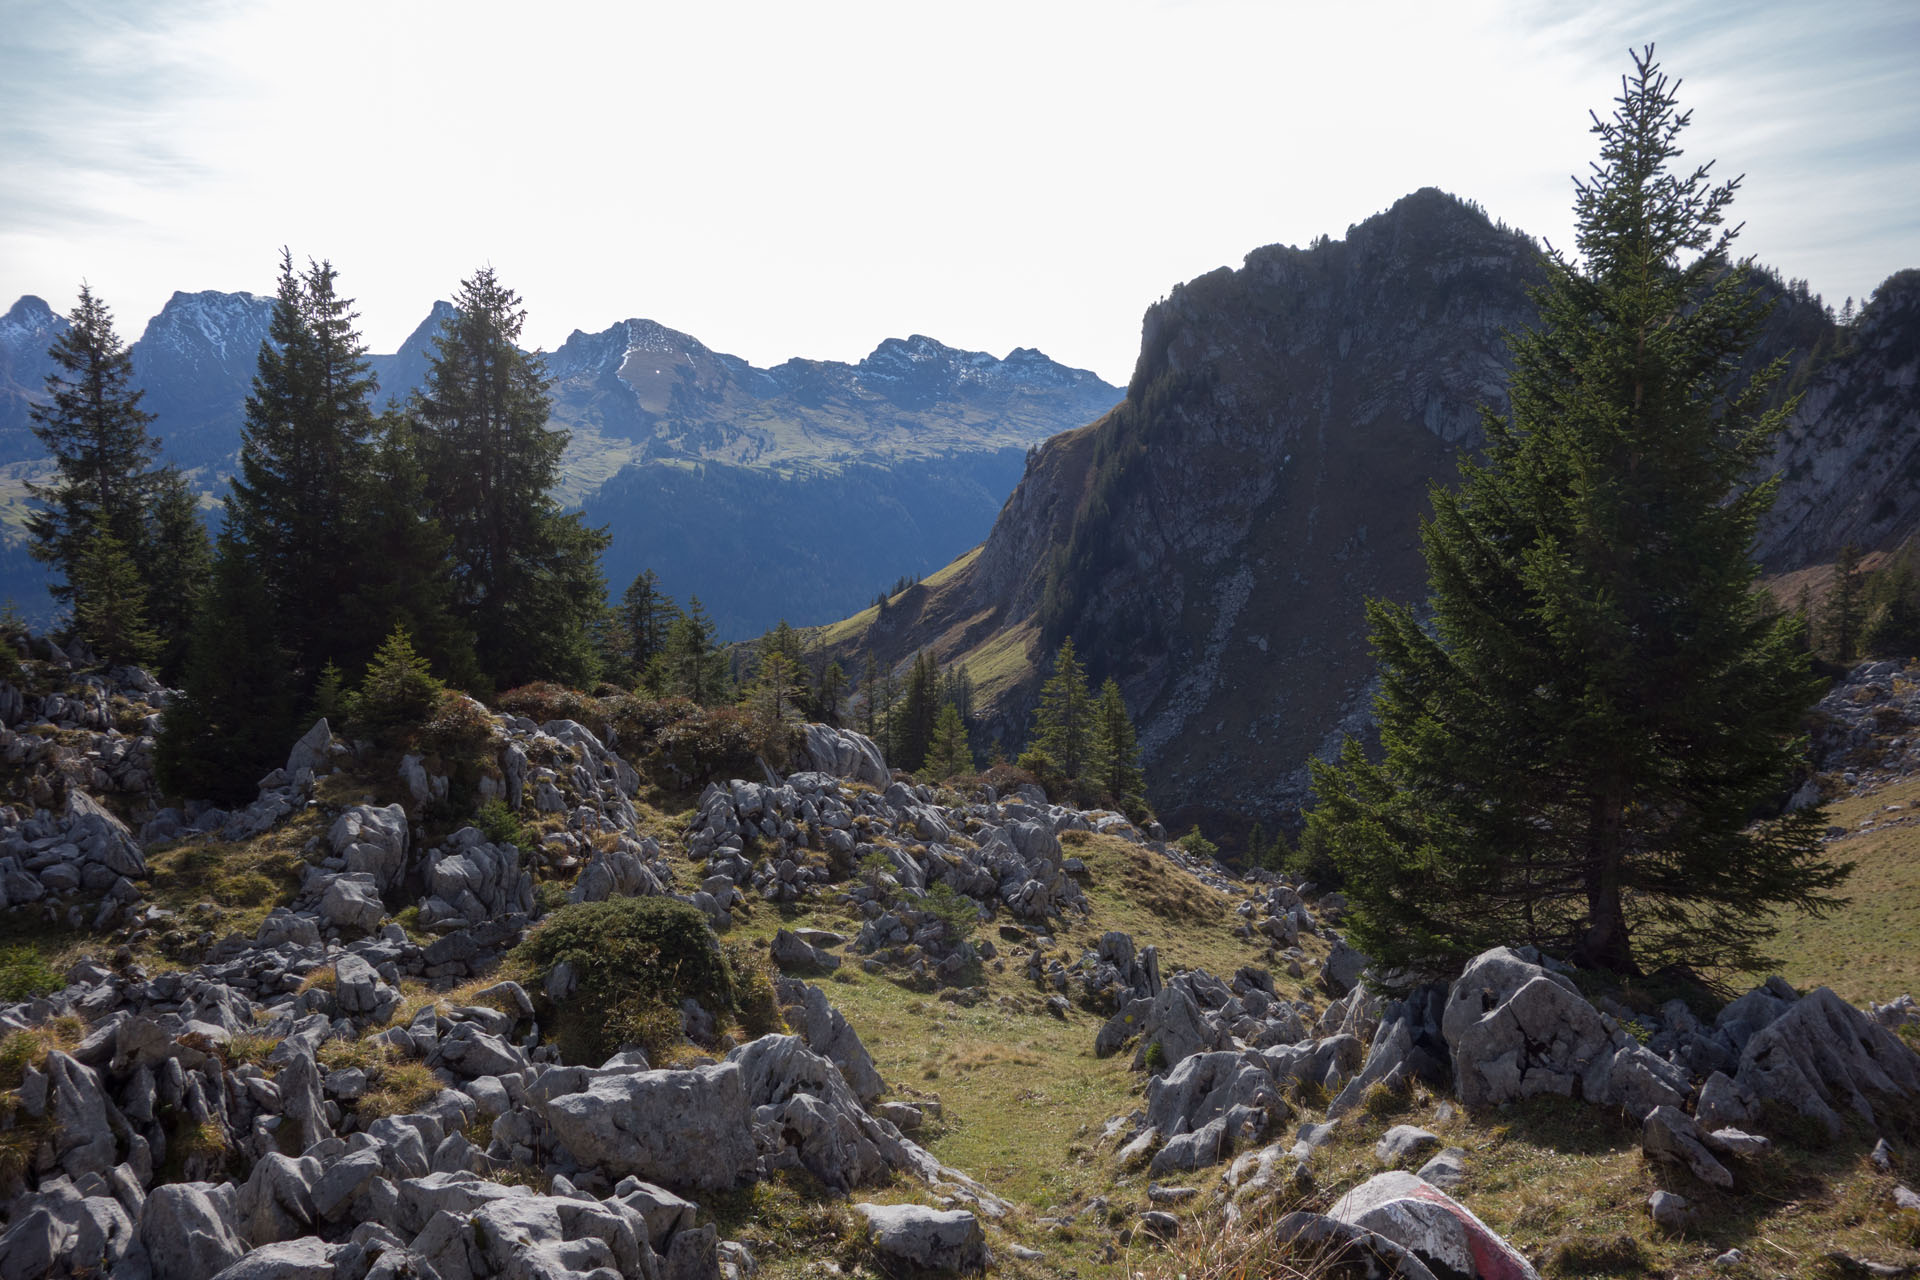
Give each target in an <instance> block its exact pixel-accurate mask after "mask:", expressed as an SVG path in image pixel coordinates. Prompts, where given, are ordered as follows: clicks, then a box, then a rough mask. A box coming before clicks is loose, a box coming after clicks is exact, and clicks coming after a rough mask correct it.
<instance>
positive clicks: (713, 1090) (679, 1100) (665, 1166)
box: [530, 1062, 758, 1191]
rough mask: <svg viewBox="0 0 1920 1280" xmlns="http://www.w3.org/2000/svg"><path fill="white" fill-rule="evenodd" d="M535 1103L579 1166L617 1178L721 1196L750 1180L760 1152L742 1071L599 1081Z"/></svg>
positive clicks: (726, 1068) (719, 1067)
mask: <svg viewBox="0 0 1920 1280" xmlns="http://www.w3.org/2000/svg"><path fill="white" fill-rule="evenodd" d="M530 1100H532V1105H533V1106H534V1108H535V1110H536V1111H538V1112H539V1113H540V1114H541V1116H542V1118H544V1119H545V1121H546V1122H547V1124H548V1126H549V1127H550V1128H551V1129H552V1130H553V1133H554V1136H555V1137H556V1138H557V1139H558V1140H559V1141H560V1142H561V1143H562V1144H563V1145H564V1146H565V1147H566V1148H567V1150H569V1151H570V1152H572V1153H573V1156H574V1158H575V1159H576V1160H578V1161H580V1162H581V1163H582V1164H585V1165H590V1166H593V1167H596V1168H599V1169H601V1170H603V1171H604V1172H606V1173H608V1174H609V1175H611V1176H613V1177H616V1178H619V1177H625V1176H627V1175H629V1174H631V1175H633V1176H634V1177H637V1178H642V1179H645V1180H647V1181H649V1182H661V1183H665V1184H666V1185H668V1186H684V1187H691V1188H694V1189H697V1190H702V1191H720V1190H725V1189H727V1188H730V1187H734V1186H738V1185H739V1184H741V1183H743V1182H745V1181H747V1180H749V1179H750V1178H751V1177H752V1176H753V1173H754V1170H755V1167H756V1164H757V1161H758V1152H757V1150H756V1149H755V1147H754V1142H753V1137H752V1133H753V1126H752V1115H751V1113H750V1111H749V1110H748V1106H747V1094H746V1089H745V1087H744V1084H743V1080H742V1076H741V1071H740V1068H739V1067H738V1066H737V1065H736V1064H734V1063H731V1062H727V1063H719V1064H716V1065H714V1066H710V1067H695V1068H692V1069H691V1070H686V1071H640V1072H633V1073H622V1074H618V1075H611V1076H602V1077H600V1078H598V1079H595V1080H593V1081H592V1082H591V1083H589V1084H588V1085H587V1087H586V1088H585V1089H584V1090H582V1091H580V1092H578V1093H570V1094H566V1095H563V1096H560V1097H556V1098H552V1099H551V1100H544V1101H541V1100H534V1099H532V1096H531V1095H530Z"/></svg>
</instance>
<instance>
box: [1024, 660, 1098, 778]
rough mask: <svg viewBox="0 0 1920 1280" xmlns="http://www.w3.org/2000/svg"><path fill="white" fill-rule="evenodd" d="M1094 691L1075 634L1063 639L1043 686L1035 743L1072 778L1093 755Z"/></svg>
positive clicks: (1036, 715) (1079, 772)
mask: <svg viewBox="0 0 1920 1280" xmlns="http://www.w3.org/2000/svg"><path fill="white" fill-rule="evenodd" d="M1093 728H1094V726H1093V693H1092V692H1091V691H1090V690H1089V689H1088V688H1087V669H1086V668H1085V667H1083V666H1082V665H1081V664H1080V659H1079V656H1078V655H1076V654H1075V653H1074V651H1073V637H1072V636H1068V637H1067V638H1066V639H1065V640H1062V641H1061V642H1060V649H1059V651H1058V652H1057V653H1055V654H1054V658H1053V674H1052V675H1051V676H1049V677H1048V678H1047V682H1046V684H1044V685H1042V686H1041V687H1040V706H1039V707H1038V708H1037V709H1036V710H1035V711H1034V717H1033V745H1034V746H1036V747H1038V748H1039V749H1040V750H1041V751H1043V752H1045V753H1046V754H1047V755H1048V756H1049V757H1050V758H1051V759H1052V760H1053V763H1054V764H1055V765H1056V766H1057V767H1058V768H1059V769H1060V771H1061V772H1062V773H1064V774H1065V775H1066V776H1067V777H1069V778H1078V777H1079V776H1080V775H1081V774H1082V773H1084V772H1086V769H1087V765H1088V764H1089V763H1090V762H1091V761H1092V759H1093Z"/></svg>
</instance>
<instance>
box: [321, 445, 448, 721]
mask: <svg viewBox="0 0 1920 1280" xmlns="http://www.w3.org/2000/svg"><path fill="white" fill-rule="evenodd" d="M352 554H353V557H354V563H355V573H354V584H353V589H352V591H351V593H350V594H349V595H348V596H347V597H346V598H345V599H344V600H342V601H341V604H340V607H341V610H342V615H343V616H342V619H341V628H340V634H339V641H338V643H337V644H336V646H335V649H334V651H333V653H332V654H331V655H330V656H331V658H332V660H333V661H335V662H337V663H338V664H339V665H340V667H341V668H342V669H343V670H345V671H359V670H361V669H362V668H364V667H365V666H366V665H367V664H368V663H369V662H371V661H372V660H373V657H374V654H375V653H376V652H377V651H378V650H379V649H380V648H381V647H382V646H383V645H384V644H386V643H388V642H390V639H391V636H392V633H393V632H394V630H395V628H401V629H403V630H404V631H405V633H406V635H407V637H408V639H409V641H410V642H411V643H412V644H413V645H414V646H415V647H416V648H417V649H418V651H419V653H420V655H421V657H422V658H423V659H424V660H426V661H427V662H429V663H430V664H431V665H432V666H433V667H434V668H435V669H436V670H439V671H442V672H445V673H446V675H447V677H448V679H449V680H451V681H452V682H453V683H454V684H456V685H458V686H460V687H462V688H474V687H476V686H478V685H479V684H480V683H482V682H481V678H480V672H479V663H478V660H477V658H476V657H475V655H474V640H473V633H472V632H471V631H469V630H468V629H467V627H466V625H465V624H464V623H463V622H461V620H460V619H459V618H458V617H456V616H455V615H454V610H453V562H452V556H451V544H450V542H449V541H448V539H447V536H446V533H445V531H444V530H442V529H441V528H440V525H439V522H438V521H436V520H435V519H434V518H433V508H432V503H431V502H430V501H429V498H428V493H427V479H426V471H425V469H424V468H423V467H422V466H421V463H420V457H419V441H418V437H417V434H416V432H415V430H414V426H413V423H412V422H411V421H410V420H409V419H408V418H407V417H406V415H404V414H401V413H397V412H392V411H389V412H388V413H385V414H383V415H382V416H381V418H380V420H379V424H378V435H377V437H376V439H375V443H374V448H373V465H372V468H371V471H370V474H369V476H368V478H367V483H366V486H365V488H364V490H363V492H362V495H361V509H360V513H359V519H358V521H357V523H356V525H355V527H354V529H353V551H352ZM316 696H317V695H316Z"/></svg>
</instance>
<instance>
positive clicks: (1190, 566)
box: [819, 189, 1920, 831]
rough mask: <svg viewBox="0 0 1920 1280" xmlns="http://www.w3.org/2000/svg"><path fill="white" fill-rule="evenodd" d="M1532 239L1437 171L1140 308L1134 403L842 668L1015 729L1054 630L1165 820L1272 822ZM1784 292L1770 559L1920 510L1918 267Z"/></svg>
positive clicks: (1332, 731)
mask: <svg viewBox="0 0 1920 1280" xmlns="http://www.w3.org/2000/svg"><path fill="white" fill-rule="evenodd" d="M1540 279H1541V267H1540V256H1539V248H1538V246H1537V245H1536V244H1535V243H1534V241H1532V240H1531V239H1530V238H1529V237H1528V236H1526V235H1524V234H1522V233H1520V232H1518V231H1515V230H1512V229H1510V228H1507V227H1505V226H1503V225H1496V224H1494V223H1493V222H1491V221H1490V220H1489V219H1488V218H1487V217H1486V216H1485V214H1484V213H1483V212H1482V211H1481V210H1479V209H1478V208H1477V207H1476V206H1474V205H1472V204H1470V203H1467V202H1464V201H1461V200H1459V199H1456V198H1454V197H1452V196H1449V195H1446V194H1443V193H1441V192H1439V191H1436V190H1431V189H1429V190H1423V191H1419V192H1416V193H1414V194H1413V195H1410V196H1407V197H1405V198H1404V199H1402V200H1400V201H1399V202H1398V203H1396V204H1395V205H1394V206H1393V207H1392V208H1391V209H1388V210H1387V211H1385V212H1384V213H1381V214H1379V215H1377V216H1375V217H1373V218H1369V219H1367V220H1366V221H1365V222H1362V223H1360V224H1359V225H1357V226H1354V227H1351V228H1349V229H1348V232H1347V235H1346V237H1345V238H1344V239H1343V240H1323V241H1320V242H1316V244H1315V245H1313V246H1312V247H1310V248H1307V249H1298V248H1290V247H1286V246H1270V247H1267V248H1262V249H1257V250H1255V251H1254V252H1252V253H1251V254H1249V255H1248V256H1247V259H1246V262H1245V265H1244V266H1242V267H1241V268H1240V269H1239V270H1228V269H1225V268H1222V269H1221V270H1218V271H1215V272H1212V273H1210V274H1208V275H1205V276H1202V277H1200V278H1198V279H1196V280H1193V281H1191V282H1189V283H1187V284H1184V285H1181V286H1179V287H1177V288H1175V289H1174V290H1173V291H1172V293H1171V295H1170V296H1169V297H1168V298H1167V299H1166V300H1165V301H1163V302H1160V303H1158V304H1156V305H1155V306H1154V307H1152V308H1151V309H1150V310H1149V311H1148V312H1147V316H1146V321H1145V324H1144V328H1143V340H1142V344H1141V352H1140V357H1139V360H1138V363H1137V365H1136V367H1135V371H1134V374H1133V377H1132V380H1131V382H1130V384H1129V386H1128V389H1127V395H1126V399H1125V400H1124V402H1123V403H1121V404H1120V405H1119V406H1117V407H1116V408H1115V409H1114V410H1113V412H1111V413H1109V414H1108V415H1107V416H1106V417H1104V418H1102V419H1101V420H1100V421H1098V422H1097V423H1094V424H1091V425H1089V426H1087V427H1085V428H1082V429H1079V430H1075V431H1071V432H1068V433H1066V434H1063V435H1061V436H1058V437H1056V438H1054V439H1053V440H1051V441H1049V442H1048V443H1047V444H1046V445H1045V446H1044V447H1042V448H1041V449H1040V450H1039V451H1038V452H1037V453H1036V454H1035V455H1034V456H1033V458H1032V459H1031V460H1030V461H1029V463H1028V464H1027V468H1026V472H1025V474H1024V476H1023V477H1022V479H1021V481H1020V484H1019V486H1018V488H1016V489H1015V491H1014V494H1013V497H1012V498H1011V499H1010V500H1009V501H1008V503H1007V506H1006V508H1005V510H1004V511H1002V513H1001V515H1000V517H999V519H998V520H997V521H996V522H995V524H994V527H993V531H992V533H991V535H990V536H989V537H988V538H987V540H986V542H985V543H984V544H983V545H982V546H981V547H978V548H976V549H974V550H973V551H970V552H968V553H967V554H966V555H965V556H963V557H961V558H959V559H958V560H956V561H955V562H953V563H952V564H950V565H949V566H948V567H947V568H945V569H943V570H941V571H940V572H939V573H937V574H934V575H931V576H930V577H928V578H927V579H926V580H925V581H924V582H922V583H920V584H918V585H916V586H914V587H912V588H911V589H909V590H907V591H905V592H903V593H902V594H900V595H898V596H896V597H894V598H893V599H892V600H891V601H889V603H888V607H887V608H885V609H884V610H882V609H879V608H869V609H867V610H866V611H864V612H862V613H860V614H857V615H854V616H852V617H850V618H848V619H846V620H844V621H843V622H841V623H839V624H837V625H835V626H833V627H830V628H826V629H824V630H823V631H822V632H821V633H820V634H819V639H820V642H821V643H822V644H823V645H824V647H825V648H826V649H827V650H828V651H829V652H832V653H833V654H835V655H836V656H838V657H840V659H841V660H842V662H843V665H848V667H849V669H856V667H855V666H854V665H853V664H857V663H859V662H860V661H861V660H863V659H864V658H865V657H866V656H869V655H871V656H874V657H876V658H878V659H879V660H880V661H881V662H883V663H886V664H898V663H903V662H905V661H907V660H909V659H910V657H911V656H912V655H913V654H914V653H916V652H918V651H920V650H922V649H926V650H930V651H931V652H932V653H933V654H934V655H935V656H936V658H937V659H938V660H940V661H941V662H942V663H945V664H958V665H961V666H964V667H965V668H966V669H967V671H968V672H969V673H970V674H971V675H972V676H973V679H974V682H975V685H976V688H977V690H978V695H979V696H978V699H977V703H976V706H977V707H978V708H979V709H980V710H981V711H982V712H983V713H984V715H985V722H984V725H983V733H984V736H985V737H987V738H988V739H990V740H992V741H994V742H998V743H999V744H1000V745H1001V746H1002V747H1004V748H1007V749H1009V750H1011V749H1013V748H1015V747H1017V745H1018V744H1019V743H1020V742H1021V741H1022V740H1023V738H1024V736H1025V732H1026V729H1027V725H1028V723H1029V721H1030V719H1031V716H1032V711H1033V706H1034V703H1035V699H1036V696H1037V692H1038V686H1039V683H1040V680H1041V678H1042V676H1043V675H1044V672H1045V667H1046V664H1047V662H1048V660H1049V658H1050V655H1051V654H1052V652H1053V650H1054V648H1055V647H1056V646H1057V645H1058V643H1059V642H1060V640H1061V639H1062V638H1064V637H1066V636H1068V635H1071V636H1072V637H1073V639H1074V642H1075V647H1076V650H1077V652H1078V653H1079V655H1080V656H1081V658H1082V659H1083V660H1085V662H1086V663H1087V666H1088V668H1089V673H1090V675H1092V676H1093V677H1094V679H1095V680H1096V681H1097V680H1099V679H1102V678H1104V677H1106V676H1113V677H1114V678H1116V679H1117V680H1118V681H1119V683H1120V686H1121V689H1122V690H1123V692H1124V693H1125V695H1126V698H1127V702H1128V705H1129V707H1131V708H1132V710H1133V712H1134V715H1135V718H1136V720H1137V722H1138V724H1139V731H1140V742H1141V746H1142V749H1143V754H1144V756H1145V761H1146V770H1147V776H1148V778H1149V779H1150V781H1151V783H1152V786H1153V795H1152V798H1153V799H1154V801H1155V803H1156V805H1157V806H1158V807H1159V809H1160V811H1161V812H1162V814H1163V816H1165V817H1166V818H1168V820H1169V823H1170V825H1182V826H1183V825H1185V824H1186V823H1187V822H1190V821H1196V820H1197V821H1201V822H1203V823H1208V824H1211V829H1214V830H1220V829H1222V828H1224V829H1226V830H1228V831H1231V830H1233V829H1235V828H1237V827H1239V826H1241V825H1243V824H1244V823H1245V822H1247V821H1248V820H1250V819H1266V820H1267V821H1268V822H1269V824H1271V822H1273V821H1274V820H1280V821H1285V820H1287V819H1288V817H1289V816H1290V815H1291V814H1293V813H1294V812H1296V811H1297V809H1298V808H1299V806H1300V805H1301V804H1302V803H1303V802H1304V801H1305V800H1306V798H1307V794H1308V793H1307V777H1306V767H1305V764H1306V761H1307V759H1308V758H1309V756H1311V755H1314V754H1316V753H1326V752H1330V751H1332V750H1334V749H1336V748H1337V747H1338V745H1339V743H1340V741H1341V740H1342V739H1343V738H1344V737H1345V736H1346V735H1347V734H1349V733H1364V732H1365V730H1366V727H1367V724H1368V720H1369V705H1370V700H1371V692H1372V688H1373V662H1372V657H1371V654H1370V652H1369V649H1368V645H1367V630H1366V621H1365V615H1364V609H1363V604H1364V601H1365V600H1366V599H1367V598H1369V597H1383V598H1387V599H1392V600H1401V601H1413V600H1418V599H1420V598H1422V597H1423V596H1424V594H1425V565H1424V561H1423V558H1422V556H1421V552H1420V543H1419V524H1420V520H1421V518H1422V517H1423V516H1424V515H1425V514H1426V512H1427V510H1428V504H1427V497H1426V496H1427V492H1428V489H1429V486H1431V485H1434V484H1446V483H1449V482H1450V481H1452V480H1453V479H1454V478H1455V476H1456V460H1457V459H1459V458H1460V457H1462V456H1463V455H1465V454H1468V453H1470V452H1471V451H1472V450H1473V449H1474V448H1475V447H1476V446H1477V445H1478V444H1479V442H1480V440H1481V428H1480V421H1481V419H1480V413H1481V410H1482V407H1483V406H1484V407H1485V408H1487V409H1490V410H1492V411H1493V412H1496V413H1498V412H1500V411H1502V409H1503V408H1504V405H1505V378H1506V369H1507V359H1508V357H1507V348H1506V341H1505V335H1506V334H1508V333H1513V332H1518V331H1520V330H1523V329H1524V328H1526V327H1527V326H1529V325H1530V324H1531V323H1532V322H1533V318H1534V314H1535V312H1534V304H1533V301H1532V298H1531V295H1530V293H1529V289H1530V287H1531V286H1532V285H1534V284H1535V283H1537V282H1538V281H1539V280H1540ZM1761 287H1763V288H1764V289H1766V290H1767V291H1768V292H1770V293H1771V294H1773V295H1774V301H1775V306H1774V309H1773V311H1772V313H1771V315H1770V317H1769V319H1768V321H1767V323H1766V326H1765V329H1764V332H1763V334H1762V337H1761V340H1760V343H1759V344H1758V349H1757V351H1756V352H1755V354H1754V356H1753V360H1752V363H1753V364H1755V365H1756V366H1757V365H1758V364H1760V363H1762V362H1764V361H1769V360H1772V359H1774V358H1776V357H1785V358H1786V359H1787V360H1788V362H1789V371H1788V375H1787V377H1786V378H1785V379H1784V380H1783V382H1782V384H1781V388H1780V394H1781V395H1782V396H1786V395H1798V396H1799V399H1798V402H1797V404H1798V407H1797V409H1796V410H1795V413H1794V416H1793V418H1792V420H1791V425H1790V427H1789V429H1788V430H1787V432H1786V433H1785V434H1784V436H1783V438H1782V440H1781V443H1780V445H1779V450H1778V453H1777V454H1776V457H1775V459H1774V461H1773V464H1772V468H1771V469H1772V470H1775V471H1777V472H1779V473H1780V474H1781V476H1782V484H1781V489H1780V492H1779V498H1778V502H1777V504H1776V507H1775V509H1774V514H1773V516H1772V517H1771V519H1770V520H1769V521H1768V523H1767V525H1766V527H1765V529H1764V530H1763V532H1762V535H1761V538H1760V541H1759V545H1758V546H1757V548H1756V552H1757V554H1758V555H1759V556H1760V558H1761V559H1762V561H1763V563H1764V565H1765V567H1766V568H1767V569H1768V570H1769V571H1771V572H1775V573H1781V572H1786V571H1790V570H1793V569H1798V568H1803V567H1805V566H1807V565H1810V564H1817V563H1820V562H1822V561H1823V559H1824V560H1830V559H1831V558H1832V555H1833V553H1834V551H1835V549H1836V548H1838V547H1839V546H1840V545H1841V544H1842V543H1844V542H1848V541H1851V542H1854V543H1856V544H1858V545H1860V546H1862V547H1865V548H1874V547H1887V546H1891V545H1894V544H1896V543H1898V542H1900V541H1901V540H1903V539H1904V538H1905V537H1906V536H1908V535H1909V534H1910V533H1911V532H1912V531H1913V530H1914V528H1915V527H1916V524H1920V486H1916V484H1915V483H1914V481H1915V479H1916V478H1917V477H1920V398H1917V397H1916V396H1915V394H1914V389H1915V386H1916V384H1917V383H1920V272H1903V273H1901V274H1899V275H1896V276H1894V277H1893V278H1891V279H1889V280H1888V281H1887V282H1886V284H1884V285H1883V286H1882V287H1881V289H1880V290H1879V291H1878V293H1877V294H1876V295H1875V297H1874V299H1873V301H1872V302H1871V304H1870V305H1869V306H1868V307H1867V308H1866V310H1865V312H1864V314H1863V316H1862V317H1861V318H1860V320H1859V321H1858V322H1857V323H1855V324H1853V325H1851V326H1849V327H1847V328H1845V329H1842V328H1840V327H1839V326H1837V325H1836V324H1835V323H1834V321H1833V320H1832V319H1831V318H1830V317H1829V315H1828V313H1827V312H1826V310H1825V308H1824V307H1823V306H1821V305H1820V303H1819V301H1818V299H1816V298H1814V297H1812V296H1811V295H1810V294H1809V293H1808V292H1807V291H1806V288H1805V286H1804V285H1803V284H1795V285H1787V284H1783V283H1782V282H1780V281H1778V280H1777V279H1776V278H1774V277H1772V276H1770V275H1765V274H1763V275H1762V276H1761Z"/></svg>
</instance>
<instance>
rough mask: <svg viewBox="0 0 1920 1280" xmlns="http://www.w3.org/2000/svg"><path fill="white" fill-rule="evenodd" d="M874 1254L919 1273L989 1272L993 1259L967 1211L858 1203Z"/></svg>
mask: <svg viewBox="0 0 1920 1280" xmlns="http://www.w3.org/2000/svg"><path fill="white" fill-rule="evenodd" d="M853 1207H854V1208H855V1209H856V1210H857V1211H858V1212H859V1213H860V1215H861V1216H862V1217H863V1218H865V1219H866V1220H867V1230H868V1231H869V1232H870V1233H871V1236H872V1240H873V1248H874V1252H876V1253H878V1254H879V1255H880V1256H881V1257H883V1258H886V1259H889V1260H890V1261H891V1262H893V1263H894V1264H895V1266H897V1267H905V1268H909V1269H912V1270H914V1271H934V1272H946V1273H957V1272H973V1271H985V1270H986V1269H987V1268H988V1267H989V1266H990V1265H992V1262H993V1257H992V1255H991V1254H990V1253H989V1252H988V1250H987V1237H986V1233H985V1232H984V1231H982V1230H981V1229H980V1220H979V1219H978V1218H976V1217H975V1216H974V1215H973V1214H971V1213H968V1212H967V1211H966V1210H964V1209H930V1208H928V1207H926V1206H925V1205H918V1204H856V1205H854V1206H853Z"/></svg>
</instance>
